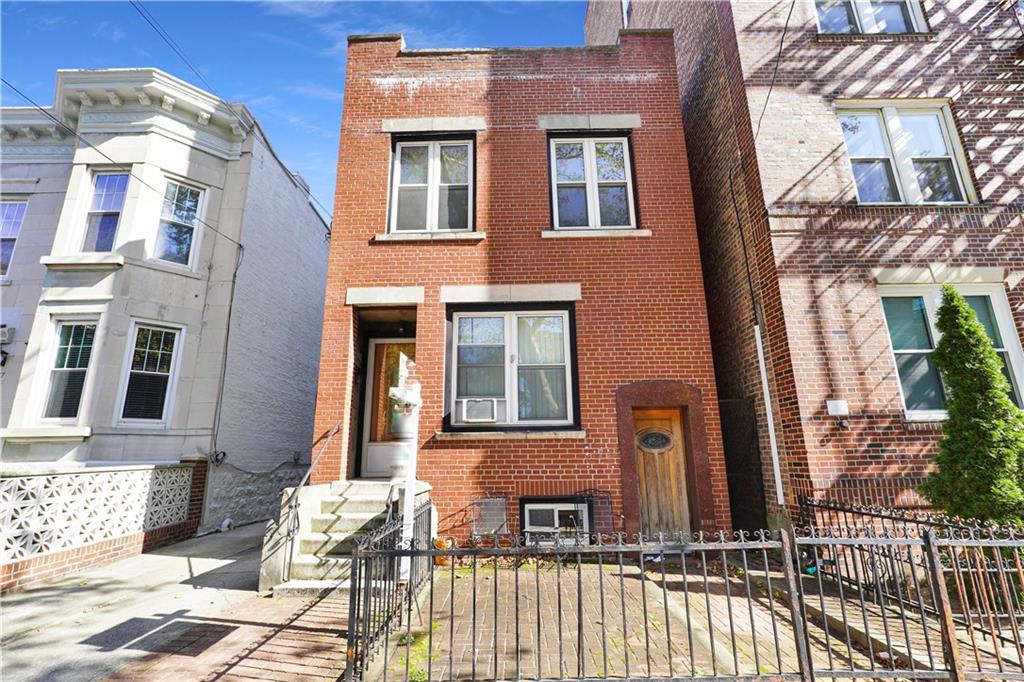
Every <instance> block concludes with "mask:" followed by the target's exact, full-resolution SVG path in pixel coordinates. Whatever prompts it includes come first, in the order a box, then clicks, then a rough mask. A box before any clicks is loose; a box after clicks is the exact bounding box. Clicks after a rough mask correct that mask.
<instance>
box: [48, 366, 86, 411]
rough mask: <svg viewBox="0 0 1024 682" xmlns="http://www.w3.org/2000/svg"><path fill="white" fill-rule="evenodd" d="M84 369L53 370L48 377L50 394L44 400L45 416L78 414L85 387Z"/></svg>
mask: <svg viewBox="0 0 1024 682" xmlns="http://www.w3.org/2000/svg"><path fill="white" fill-rule="evenodd" d="M85 373H86V372H85V370H84V369H76V370H71V371H68V370H61V371H56V372H53V375H52V376H51V379H50V395H49V397H48V398H47V401H46V417H47V418H49V419H69V418H74V417H77V416H78V406H79V404H80V403H81V402H82V389H83V388H84V387H85Z"/></svg>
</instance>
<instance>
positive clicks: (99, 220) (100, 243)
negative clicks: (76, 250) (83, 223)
mask: <svg viewBox="0 0 1024 682" xmlns="http://www.w3.org/2000/svg"><path fill="white" fill-rule="evenodd" d="M120 217H121V214H120V213H93V214H92V215H90V216H89V224H88V226H87V227H86V231H85V246H84V248H85V250H86V251H110V250H111V249H113V248H114V235H115V234H117V222H118V220H119V219H120Z"/></svg>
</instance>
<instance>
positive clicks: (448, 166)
mask: <svg viewBox="0 0 1024 682" xmlns="http://www.w3.org/2000/svg"><path fill="white" fill-rule="evenodd" d="M468 182H469V146H468V145H464V144H460V145H445V146H443V147H441V183H442V184H445V185H465V184H466V183H468Z"/></svg>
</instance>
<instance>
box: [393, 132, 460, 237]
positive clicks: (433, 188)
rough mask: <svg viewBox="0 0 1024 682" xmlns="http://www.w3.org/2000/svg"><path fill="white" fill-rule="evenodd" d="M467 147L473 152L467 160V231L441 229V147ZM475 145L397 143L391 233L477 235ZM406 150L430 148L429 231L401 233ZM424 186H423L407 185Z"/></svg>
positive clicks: (430, 141) (441, 142) (447, 141)
mask: <svg viewBox="0 0 1024 682" xmlns="http://www.w3.org/2000/svg"><path fill="white" fill-rule="evenodd" d="M462 145H465V146H466V147H468V148H469V154H468V156H467V160H466V164H467V175H466V177H467V180H468V182H467V186H468V196H467V199H466V201H467V211H466V227H465V229H451V228H445V229H440V228H438V226H437V224H438V221H437V211H438V203H439V202H440V197H441V189H440V188H441V147H458V146H462ZM474 146H475V145H474V141H473V140H472V139H468V138H467V139H451V140H411V139H410V140H402V141H401V142H396V143H395V145H394V147H395V149H394V152H393V153H392V158H391V210H390V212H389V216H388V232H390V233H394V234H422V233H424V232H441V233H451V232H455V233H463V232H473V231H474V230H475V229H476V226H475V223H474V222H473V221H474V217H473V215H474V213H473V206H474V191H473V189H474V187H473V179H474V178H473V170H474V168H475V162H474V156H473V154H474V152H475V150H474ZM405 147H427V150H428V151H427V184H426V189H427V208H426V211H427V216H426V217H427V220H426V227H425V228H424V229H422V230H399V229H398V189H399V187H401V186H402V185H401V180H402V163H401V161H402V149H403V148H405ZM409 186H421V185H406V187H409Z"/></svg>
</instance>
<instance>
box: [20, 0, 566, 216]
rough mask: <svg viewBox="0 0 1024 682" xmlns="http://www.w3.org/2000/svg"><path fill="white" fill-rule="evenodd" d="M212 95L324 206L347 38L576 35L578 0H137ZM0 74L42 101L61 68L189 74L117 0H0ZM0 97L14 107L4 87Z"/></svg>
mask: <svg viewBox="0 0 1024 682" xmlns="http://www.w3.org/2000/svg"><path fill="white" fill-rule="evenodd" d="M145 6H146V8H147V9H148V10H149V12H150V13H151V14H152V15H153V16H154V17H155V18H156V19H157V21H159V22H160V24H161V25H163V27H164V28H165V29H166V30H167V32H168V33H170V35H171V36H172V37H173V38H174V40H175V41H176V42H177V43H178V44H179V45H180V46H181V47H182V48H183V50H184V52H185V54H186V55H188V57H189V58H190V59H191V60H192V62H194V63H195V64H196V65H197V66H198V67H199V69H200V71H201V72H202V73H203V75H204V76H205V78H206V80H207V81H208V82H209V83H210V84H211V85H212V86H213V88H214V89H215V91H216V94H217V95H219V96H221V97H223V98H224V99H227V100H229V101H240V102H244V103H245V104H246V105H247V106H248V107H249V108H250V110H251V111H252V112H253V113H254V114H255V116H256V118H257V119H258V120H259V121H260V124H261V125H262V126H263V128H264V129H265V130H266V131H267V135H268V136H269V137H270V141H271V144H272V145H273V146H274V149H275V150H276V151H277V152H278V154H279V155H280V156H281V158H282V159H283V160H284V162H285V163H286V164H287V165H288V166H289V168H291V169H292V170H295V171H298V172H299V173H301V174H302V175H303V176H304V177H305V178H306V179H307V180H308V181H309V183H310V185H311V187H312V190H313V192H314V194H315V195H316V196H317V198H318V199H319V200H320V201H321V202H322V203H323V204H324V205H326V206H328V207H331V206H332V203H333V201H332V197H333V195H334V174H335V163H336V158H337V148H338V127H339V124H340V120H341V98H342V91H343V86H344V77H345V47H346V41H345V39H346V36H348V35H349V34H351V33H404V34H405V42H406V45H407V46H409V47H412V48H426V47H496V46H543V45H580V44H582V43H583V16H584V13H585V11H586V3H585V2H422V3H417V2H354V3H334V2H261V3H256V2H153V1H150V2H146V3H145ZM0 12H2V15H0V20H2V29H0V30H2V36H0V37H2V47H0V57H2V70H3V74H4V78H6V79H7V80H9V81H11V82H12V83H13V84H14V85H15V86H17V87H18V88H19V89H21V90H22V91H23V92H25V93H26V94H27V95H28V96H29V97H31V98H33V99H34V100H35V101H37V102H39V103H40V104H43V105H49V104H52V103H53V88H54V74H55V71H56V70H57V69H60V68H104V67H138V66H154V67H157V68H160V69H163V70H165V71H167V72H169V73H172V74H174V75H176V76H178V77H180V78H182V79H184V80H187V81H190V82H192V83H195V84H196V85H198V86H200V87H202V83H201V82H199V79H198V78H197V77H196V76H195V75H194V74H193V73H192V72H191V71H190V70H189V68H188V67H187V66H186V65H185V64H184V63H183V62H182V61H181V60H180V59H179V58H178V57H177V55H175V54H174V53H173V52H172V51H171V49H170V48H169V47H168V46H167V45H166V44H165V43H164V42H163V41H162V40H161V39H160V38H159V37H158V36H157V34H156V33H155V32H154V31H153V29H152V28H150V26H149V25H148V24H146V23H145V22H144V21H143V19H142V17H141V16H139V14H138V13H137V12H136V11H135V9H134V8H133V7H132V6H131V5H130V4H128V3H127V2H73V3H59V2H11V1H8V0H4V2H3V3H2V5H0ZM2 101H3V104H5V105H23V104H25V103H24V102H23V101H21V100H20V99H19V98H18V96H17V95H16V94H14V93H13V92H8V91H7V89H6V88H5V89H4V92H3V99H2Z"/></svg>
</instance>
